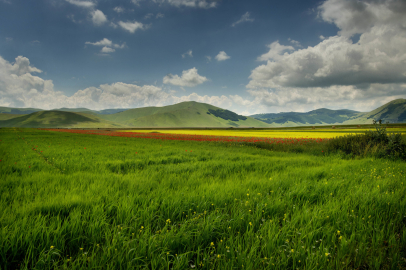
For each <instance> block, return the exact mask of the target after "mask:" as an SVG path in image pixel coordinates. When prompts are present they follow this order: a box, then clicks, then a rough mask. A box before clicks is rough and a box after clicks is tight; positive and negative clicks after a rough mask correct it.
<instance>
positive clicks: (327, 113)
mask: <svg viewBox="0 0 406 270" xmlns="http://www.w3.org/2000/svg"><path fill="white" fill-rule="evenodd" d="M361 114H362V113H360V112H357V111H351V110H329V109H324V108H322V109H317V110H314V111H310V112H305V113H300V112H282V113H267V114H256V115H251V117H253V118H256V119H259V120H261V121H264V122H265V123H268V124H273V123H275V124H279V125H283V124H286V123H292V124H296V125H323V124H337V123H343V122H345V121H347V120H349V119H353V118H356V117H358V116H359V115H361Z"/></svg>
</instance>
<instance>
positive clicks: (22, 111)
mask: <svg viewBox="0 0 406 270" xmlns="http://www.w3.org/2000/svg"><path fill="white" fill-rule="evenodd" d="M39 111H43V110H41V109H35V108H10V107H0V113H9V114H30V113H34V112H39Z"/></svg>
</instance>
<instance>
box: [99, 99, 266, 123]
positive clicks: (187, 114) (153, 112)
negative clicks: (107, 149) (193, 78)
mask: <svg viewBox="0 0 406 270" xmlns="http://www.w3.org/2000/svg"><path fill="white" fill-rule="evenodd" d="M100 117H102V118H104V119H106V120H110V121H113V122H116V123H120V124H124V125H127V126H133V127H269V125H268V124H266V123H264V122H262V121H259V120H257V119H254V118H251V117H245V116H241V115H238V114H236V113H234V112H231V111H228V110H223V109H221V108H218V107H215V106H212V105H209V104H206V103H199V102H195V101H188V102H181V103H178V104H174V105H169V106H164V107H145V108H137V109H130V110H126V111H124V112H120V113H115V114H110V115H101V116H100Z"/></svg>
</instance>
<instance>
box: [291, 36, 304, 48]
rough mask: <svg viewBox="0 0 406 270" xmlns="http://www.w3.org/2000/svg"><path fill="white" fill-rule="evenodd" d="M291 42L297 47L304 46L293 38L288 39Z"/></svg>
mask: <svg viewBox="0 0 406 270" xmlns="http://www.w3.org/2000/svg"><path fill="white" fill-rule="evenodd" d="M288 40H289V42H290V43H292V44H293V45H294V46H296V47H302V45H300V42H299V41H297V40H294V39H291V38H288Z"/></svg>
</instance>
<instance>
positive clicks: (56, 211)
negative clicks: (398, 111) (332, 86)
mask: <svg viewBox="0 0 406 270" xmlns="http://www.w3.org/2000/svg"><path fill="white" fill-rule="evenodd" d="M0 140H1V141H0V269H4V270H6V269H406V259H405V257H406V230H405V227H406V196H405V195H406V188H405V186H406V177H405V175H406V166H405V162H404V161H401V160H390V159H376V158H373V157H368V158H353V159H349V158H343V156H342V155H340V154H339V153H325V152H324V151H323V150H322V149H324V148H323V145H322V144H318V143H314V147H313V146H312V145H310V146H309V147H310V148H311V147H313V148H312V149H313V150H309V151H307V150H306V151H305V152H304V153H293V152H286V151H285V152H283V151H271V150H267V149H260V148H257V147H254V146H255V145H254V144H249V143H245V144H239V143H227V142H207V141H175V140H157V139H143V138H129V137H111V136H101V135H89V134H74V133H63V132H52V131H45V130H37V129H15V128H13V129H12V128H10V129H8V128H7V129H5V128H2V129H0ZM286 147H288V146H286ZM283 149H285V148H283ZM285 150H286V149H285Z"/></svg>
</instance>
